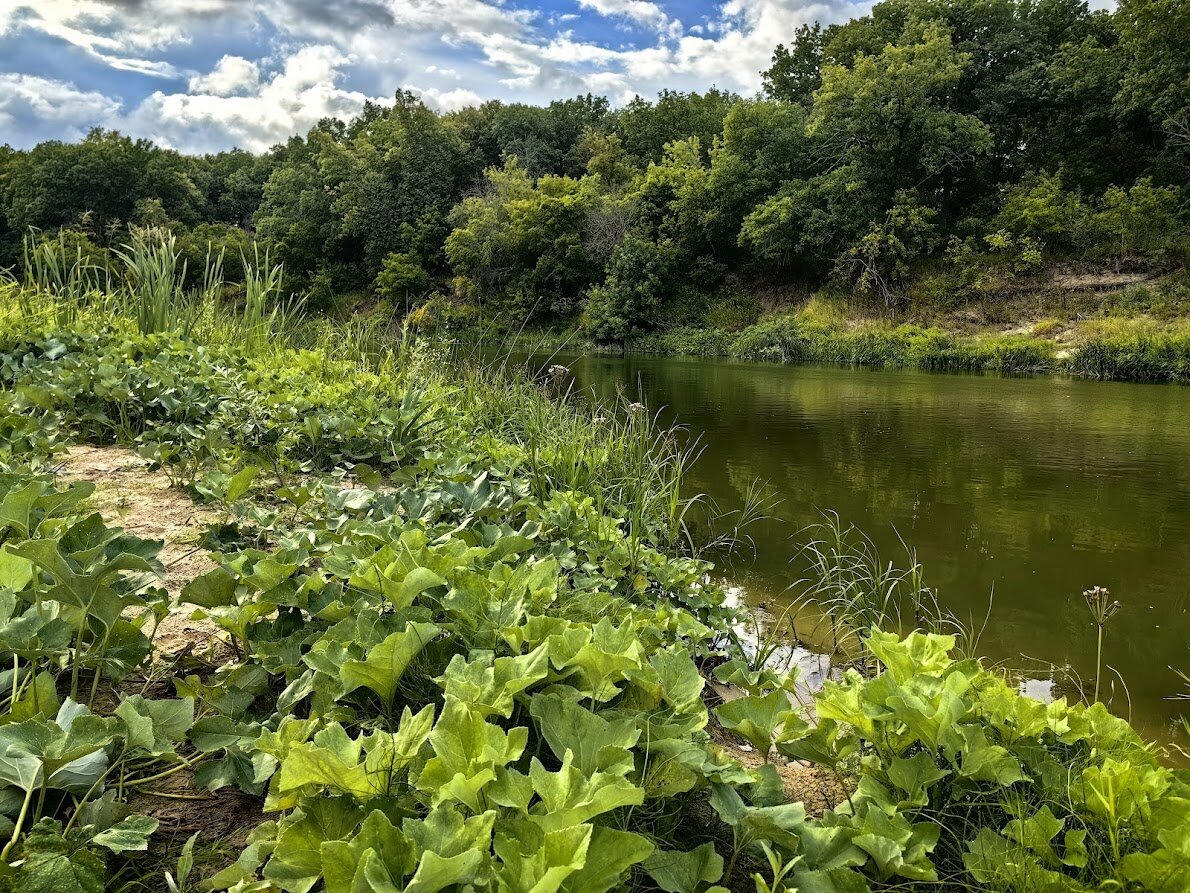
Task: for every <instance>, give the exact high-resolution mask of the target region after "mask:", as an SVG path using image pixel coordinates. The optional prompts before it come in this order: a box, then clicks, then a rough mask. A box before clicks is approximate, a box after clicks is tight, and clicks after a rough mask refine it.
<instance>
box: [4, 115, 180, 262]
mask: <svg viewBox="0 0 1190 893" xmlns="http://www.w3.org/2000/svg"><path fill="white" fill-rule="evenodd" d="M145 199H157V200H158V201H159V202H160V203H161V207H162V209H163V211H164V212H165V214H166V215H167V216H168V217H169V218H170V219H172V220H178V221H181V222H183V223H186V224H190V223H196V222H198V221H199V220H200V219H201V217H202V214H203V213H204V202H203V198H202V195H201V193H200V192H199V191H198V189H197V187H196V186H195V185H194V183H193V181H191V179H190V176H189V164H188V162H187V161H186V160H185V159H183V158H182V157H181V156H180V155H178V153H176V152H172V151H169V150H166V149H161V148H159V147H157V146H154V145H153V144H152V143H151V142H149V141H148V140H132V139H130V138H129V137H126V136H124V135H122V134H120V133H117V132H116V131H114V130H100V129H95V130H92V131H91V132H90V133H88V134H87V136H86V137H85V138H84V139H83V140H82V141H80V142H78V143H60V142H47V143H40V144H39V145H37V146H35V147H34V148H33V149H31V150H30V151H28V152H22V153H17V154H16V155H14V156H13V157H11V158H10V159H9V161H8V163H7V165H6V171H5V177H4V186H3V203H4V208H5V214H6V216H7V218H8V224H9V226H10V227H12V229H14V230H15V231H17V232H18V233H21V232H25V231H26V230H27V229H29V228H30V227H34V228H37V229H57V228H59V227H63V226H78V227H80V228H83V229H85V230H86V231H87V232H88V233H90V234H91V235H92V236H94V237H96V238H99V239H100V240H103V241H108V240H110V239H111V238H113V237H115V238H118V237H119V235H120V232H119V231H120V228H121V227H122V226H124V225H126V224H128V223H129V222H130V221H131V220H132V219H133V217H134V215H135V213H136V206H137V203H138V202H140V201H143V200H145Z"/></svg>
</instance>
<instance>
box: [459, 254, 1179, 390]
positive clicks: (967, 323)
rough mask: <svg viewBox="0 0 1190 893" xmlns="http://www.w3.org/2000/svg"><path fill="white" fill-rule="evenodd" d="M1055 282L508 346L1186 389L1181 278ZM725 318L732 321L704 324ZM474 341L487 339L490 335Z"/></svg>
mask: <svg viewBox="0 0 1190 893" xmlns="http://www.w3.org/2000/svg"><path fill="white" fill-rule="evenodd" d="M1055 281H1056V282H1058V283H1060V284H1058V285H1053V286H1052V287H1051V288H1049V289H1048V290H1045V291H1033V292H1030V291H1022V292H1020V293H1015V294H1008V295H997V296H996V297H995V298H994V299H992V298H987V299H984V300H978V301H972V302H967V303H964V304H962V306H960V307H952V308H944V309H939V308H938V307H936V306H931V305H928V304H918V305H915V309H912V310H909V311H905V312H902V313H901V314H900V316H899V318H896V319H891V318H889V317H888V316H887V315H884V314H880V313H874V312H873V311H872V310H871V309H870V308H869V307H866V306H865V305H860V304H857V303H855V302H853V301H850V300H848V299H846V298H842V297H838V296H835V297H827V296H814V297H810V298H808V299H803V300H801V301H797V302H793V303H790V302H789V299H788V298H786V297H783V296H782V297H779V298H774V297H773V296H771V295H770V296H766V298H765V300H763V301H762V300H761V299H760V298H759V297H758V296H751V297H740V296H738V295H737V296H735V297H733V298H732V299H731V300H732V301H733V302H734V303H733V307H732V309H733V312H731V313H728V312H716V311H715V309H714V308H712V309H711V310H710V311H708V312H706V313H703V314H701V316H702V317H703V320H702V321H701V322H699V321H695V322H693V323H691V322H684V323H683V322H676V323H674V324H671V325H664V324H662V325H660V326H659V327H658V328H657V329H656V330H655V331H652V332H648V333H642V334H639V335H637V336H635V337H633V338H631V339H629V340H628V341H626V342H625V343H624V344H620V345H600V344H597V343H594V342H592V341H591V340H590V339H589V338H587V337H586V336H585V335H584V333H583V332H582V331H581V330H579V329H562V330H557V329H544V330H533V331H523V332H518V333H514V334H513V335H512V336H511V341H512V343H513V344H514V345H515V346H516V347H518V348H519V349H527V350H542V349H555V348H565V349H567V350H580V351H581V350H592V351H612V352H617V351H627V352H636V353H644V354H655V355H665V356H706V357H729V358H733V359H739V360H751V361H759V362H772V363H825V364H837V365H850V366H869V367H874V368H890V369H922V370H929V371H938V372H977V373H985V372H993V373H1005V374H1052V375H1070V376H1076V377H1081V378H1090V379H1096V380H1106V381H1137V382H1176V383H1183V384H1184V383H1187V382H1190V297H1188V295H1190V287H1188V286H1187V285H1186V281H1185V276H1184V275H1183V274H1175V275H1171V276H1167V277H1156V278H1153V279H1148V278H1144V277H1138V276H1128V275H1115V274H1099V275H1096V276H1091V275H1086V276H1081V277H1079V276H1073V275H1071V276H1066V277H1065V278H1062V277H1055ZM741 306H742V307H743V310H741ZM766 306H767V309H762V307H766ZM687 315H689V314H687ZM696 316H697V315H696ZM723 318H729V319H730V320H731V322H730V323H729V324H728V325H715V324H712V323H713V321H714V320H716V319H723ZM480 329H481V327H472V328H471V329H465V330H464V331H463V333H462V337H463V338H464V339H465V340H466V339H469V338H472V337H476V336H475V335H474V334H473V333H474V332H476V331H480ZM482 332H483V335H482V337H483V338H485V339H489V340H490V339H491V337H492V332H491V328H490V327H482Z"/></svg>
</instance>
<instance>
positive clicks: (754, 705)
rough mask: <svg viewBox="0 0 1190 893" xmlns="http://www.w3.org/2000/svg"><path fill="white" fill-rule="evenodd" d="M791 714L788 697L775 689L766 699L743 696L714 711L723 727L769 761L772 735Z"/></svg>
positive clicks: (763, 697)
mask: <svg viewBox="0 0 1190 893" xmlns="http://www.w3.org/2000/svg"><path fill="white" fill-rule="evenodd" d="M792 713H793V708H792V707H791V706H790V703H789V695H787V694H786V693H785V692H783V691H781V690H780V689H777V690H775V691H771V692H769V693H768V694H767V695H763V696H761V695H744V696H743V697H742V698H736V699H735V700H732V701H728V702H726V703H725V704H722V705H720V706H719V707H716V708H715V715H716V716H718V717H719V722H721V723H722V724H723V727H724V728H726V729H729V730H730V731H732V732H735V733H736V734H737V735H739V736H740V737H742V738H744V739H745V740H747V741H748V742H749V743H751V745H752V746H753V747H755V748H756V751H757V753H758V754H759V755H760V756H761V757H763V758H764V759H765V760H768V755H769V750H770V749H771V748H772V746H773V733H774V732H775V731H776V729H777V727H778V726H780V725H782V724H783V723H785V722H786V721H787V720H788V719H789V717H790V715H791V714H792Z"/></svg>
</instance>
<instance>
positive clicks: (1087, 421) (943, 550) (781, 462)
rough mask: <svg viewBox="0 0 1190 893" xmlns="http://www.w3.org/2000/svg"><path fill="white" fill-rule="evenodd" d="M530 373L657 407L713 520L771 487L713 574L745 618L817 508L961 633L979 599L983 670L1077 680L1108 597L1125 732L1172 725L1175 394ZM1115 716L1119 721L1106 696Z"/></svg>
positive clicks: (860, 376) (1176, 584) (1185, 403)
mask: <svg viewBox="0 0 1190 893" xmlns="http://www.w3.org/2000/svg"><path fill="white" fill-rule="evenodd" d="M536 362H538V363H539V364H540V363H544V362H562V363H565V364H566V365H567V366H568V367H569V368H570V370H571V372H572V374H573V375H574V376H575V379H576V382H577V384H578V385H579V386H580V387H582V388H587V389H591V390H593V391H594V392H595V393H597V394H598V395H599V396H601V397H604V398H610V397H613V396H614V395H615V394H616V390H617V387H620V388H624V389H625V391H626V394H627V395H628V396H630V397H635V396H636V395H638V394H639V395H640V396H641V397H642V398H643V400H644V402H645V403H647V404H648V405H649V406H650V407H651V408H657V407H661V406H664V407H667V409H666V412H667V413H668V414H669V416H670V417H671V418H673V419H675V420H676V421H677V422H679V423H680V424H682V425H684V426H685V427H686V428H687V429H688V430H689V431H690V432H691V434H693V435H697V436H699V438H700V442H701V444H702V446H703V452H702V455H701V458H700V459H699V461H698V462H697V463H696V465H695V466H694V468H693V470H692V474H691V476H690V487H691V488H692V489H693V490H695V491H699V492H705V493H707V494H709V495H710V496H711V497H713V498H714V500H715V501H716V502H717V503H718V505H719V507H720V508H721V509H728V510H729V509H733V508H738V507H739V506H740V504H741V502H742V500H743V499H744V498H745V494H746V493H747V491H748V488H749V486H750V484H751V483H752V482H754V481H756V480H760V481H762V482H765V483H767V485H768V487H769V488H770V491H771V492H772V493H773V494H774V495H775V496H777V497H779V498H780V505H779V507H778V509H777V512H776V513H777V514H778V515H779V516H780V517H779V519H773V520H771V521H766V522H764V523H762V524H760V525H759V526H757V527H754V528H752V530H751V533H752V536H753V538H754V539H755V540H756V546H757V548H756V555H755V557H748V558H744V559H741V560H739V561H737V563H736V565H735V566H734V567H732V568H730V569H727V570H726V572H727V573H728V574H729V575H730V576H731V578H732V580H733V581H734V582H737V583H739V584H741V585H743V586H744V587H745V589H746V591H747V593H748V595H749V597H750V598H751V599H752V600H754V601H760V600H772V599H776V598H780V596H781V593H782V591H783V590H784V589H785V588H786V587H787V586H788V585H789V584H790V583H791V582H792V581H793V580H794V579H795V578H796V577H797V569H796V568H795V566H793V565H792V564H791V563H790V559H791V558H792V557H793V556H794V555H795V554H796V551H797V545H798V542H799V540H798V532H799V531H800V530H801V529H802V528H804V527H805V526H806V525H808V524H812V523H815V522H817V521H820V520H821V519H822V514H821V513H822V511H823V510H825V509H832V510H834V511H837V512H838V513H839V515H840V516H841V517H842V518H843V520H844V521H846V522H848V523H851V524H854V525H856V526H857V527H858V528H860V529H862V530H863V531H864V532H865V533H867V534H868V535H869V536H870V537H871V538H872V539H873V540H874V541H875V543H876V544H877V546H878V547H879V548H880V551H881V554H882V556H883V557H884V558H885V559H886V560H887V559H894V560H900V559H902V558H903V557H904V554H905V553H904V547H903V546H902V545H901V543H900V540H899V538H900V539H903V540H904V541H905V542H906V543H908V544H909V545H911V546H913V547H914V548H915V549H916V550H917V554H918V559H919V560H920V561H921V562H922V564H923V565H924V566H925V571H926V581H927V583H928V584H929V585H931V586H932V587H934V588H936V589H937V590H938V591H939V593H940V597H941V599H942V601H943V604H944V605H945V606H946V607H947V608H948V609H949V610H951V611H952V612H954V613H955V614H957V615H958V616H959V617H961V618H963V619H966V618H968V617H975V618H976V621H977V623H978V622H980V621H981V620H982V618H983V616H984V615H985V613H986V612H987V610H988V605H989V596H990V594H991V593H992V592H993V590H994V593H995V596H994V600H993V601H992V608H991V619H990V621H989V623H988V625H987V628H986V631H985V632H984V634H983V637H982V639H981V640H980V651H981V652H982V653H983V654H985V655H987V656H988V657H990V658H993V659H996V660H1003V661H1005V662H1006V663H1007V664H1009V665H1011V666H1013V667H1017V668H1022V667H1031V668H1033V669H1034V672H1035V673H1036V671H1037V668H1038V667H1045V666H1049V665H1057V666H1069V667H1070V668H1071V669H1072V670H1073V671H1074V673H1075V674H1079V675H1081V676H1083V677H1084V678H1088V679H1089V678H1091V677H1092V676H1093V675H1094V661H1095V633H1094V626H1093V625H1092V624H1091V622H1090V614H1089V612H1088V611H1087V608H1086V606H1085V604H1084V602H1083V598H1082V594H1081V593H1082V591H1083V590H1084V589H1086V588H1088V587H1090V586H1096V585H1098V586H1107V587H1108V588H1110V589H1111V591H1112V594H1113V596H1115V597H1116V598H1118V599H1119V600H1120V601H1121V602H1122V603H1123V608H1122V610H1121V611H1120V613H1119V614H1118V615H1117V616H1116V617H1115V618H1113V619H1112V620H1111V621H1110V623H1109V626H1108V629H1107V636H1106V644H1105V649H1104V651H1105V654H1104V662H1105V663H1107V664H1110V665H1111V666H1112V667H1113V668H1115V669H1116V670H1118V671H1119V674H1120V675H1121V676H1122V677H1123V680H1124V682H1125V683H1126V684H1127V689H1128V694H1129V695H1130V699H1131V711H1132V719H1133V721H1134V722H1135V723H1136V724H1137V725H1139V726H1141V727H1142V728H1143V729H1144V730H1145V731H1146V732H1147V733H1148V734H1150V735H1153V736H1156V737H1161V738H1166V739H1169V738H1170V737H1171V736H1173V735H1174V734H1175V733H1174V728H1175V725H1174V724H1175V718H1176V717H1177V716H1178V715H1179V714H1180V713H1181V712H1182V709H1181V705H1179V704H1177V703H1176V702H1174V701H1172V700H1169V697H1170V696H1171V695H1173V694H1175V693H1177V692H1179V691H1183V690H1184V688H1183V686H1182V683H1181V682H1180V680H1179V679H1178V678H1177V676H1176V675H1175V674H1174V672H1173V670H1172V669H1171V667H1173V668H1177V669H1180V670H1182V671H1184V672H1188V673H1190V646H1188V639H1190V614H1188V612H1187V608H1188V606H1190V388H1185V387H1177V386H1159V385H1134V384H1118V383H1102V382H1084V381H1071V380H1065V379H1060V378H1035V379H1034V378H1031V379H1020V378H994V377H979V376H964V375H935V374H928V373H917V372H899V371H898V372H889V371H871V370H862V369H844V368H823V367H806V366H773V365H760V364H746V363H733V362H727V361H719V360H708V359H688V358H672V357H633V356H629V357H610V356H581V357H573V356H561V357H557V356H556V357H551V358H548V359H545V358H541V359H539V360H537V361H536ZM898 537H899V538H898ZM1040 675H1041V677H1042V678H1045V676H1046V675H1047V674H1046V672H1045V671H1042V672H1041V673H1040ZM1059 675H1061V674H1059ZM1107 681H1108V679H1107V676H1106V674H1105V685H1106V684H1107ZM1044 688H1045V686H1044V685H1042V686H1040V687H1038V686H1033V687H1031V689H1030V690H1031V691H1037V690H1044ZM1113 709H1115V710H1116V712H1118V713H1121V714H1126V713H1127V710H1128V699H1127V698H1126V697H1125V695H1124V692H1123V691H1122V688H1121V686H1120V685H1119V683H1118V682H1117V683H1116V694H1115V700H1114V703H1113ZM1181 743H1183V744H1185V743H1186V742H1185V739H1184V737H1183V738H1182V739H1181Z"/></svg>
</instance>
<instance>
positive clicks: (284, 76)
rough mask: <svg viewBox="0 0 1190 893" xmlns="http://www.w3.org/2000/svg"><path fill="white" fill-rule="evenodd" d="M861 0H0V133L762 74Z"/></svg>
mask: <svg viewBox="0 0 1190 893" xmlns="http://www.w3.org/2000/svg"><path fill="white" fill-rule="evenodd" d="M871 5H872V3H871V2H870V0H819V2H813V0H726V2H716V0H544V2H540V3H527V2H523V0H0V145H2V144H5V143H7V144H9V145H11V146H14V147H17V148H26V147H28V146H31V145H34V144H35V143H38V142H40V141H42V140H47V139H60V140H74V139H78V138H79V137H81V136H83V135H84V134H85V133H86V132H87V131H88V130H90V129H91V128H92V127H96V126H99V127H105V128H116V129H118V130H121V131H123V132H125V133H128V134H131V135H133V136H136V137H148V138H151V139H153V140H155V141H157V142H158V143H161V144H163V145H166V146H170V147H172V148H175V149H179V150H182V151H186V152H211V151H218V150H221V149H229V148H232V147H236V146H238V147H240V148H243V149H248V150H251V151H262V150H264V149H267V148H268V147H269V146H271V145H274V144H276V143H278V142H282V141H284V140H285V139H286V138H287V137H289V136H291V135H293V134H296V133H305V132H306V131H307V130H309V129H310V127H312V126H313V125H314V124H315V123H317V121H318V120H319V119H321V118H323V117H326V116H334V117H338V118H343V119H347V118H350V117H351V116H352V115H354V114H355V113H356V112H358V111H359V109H360V108H361V107H362V106H363V104H364V102H365V101H367V100H368V99H372V100H374V101H385V100H389V101H391V97H392V96H393V94H394V93H395V92H396V91H397V90H400V89H407V90H411V91H413V92H414V93H416V94H417V95H419V96H420V97H421V98H422V99H423V100H424V101H425V102H426V103H427V104H428V105H430V106H431V107H433V108H436V109H438V110H440V111H449V110H452V109H456V108H460V107H462V106H466V105H472V104H476V103H479V102H482V101H484V100H487V99H501V100H505V101H519V102H532V103H545V102H548V101H549V100H551V99H560V98H566V97H570V96H575V95H578V94H582V93H587V92H591V93H596V94H599V95H604V96H607V97H608V98H609V99H610V100H611V101H612V103H613V104H615V105H620V104H623V103H625V102H627V101H629V100H630V99H632V98H633V97H634V96H636V95H638V94H639V95H642V96H647V97H648V96H653V95H655V94H656V93H657V92H658V91H659V90H661V89H663V88H670V89H680V90H692V89H693V90H704V89H706V88H708V87H711V86H717V87H720V88H723V89H728V90H734V91H737V92H739V93H742V94H744V95H750V94H752V93H754V92H755V91H756V90H757V89H759V87H760V71H761V70H762V69H764V68H766V67H767V66H768V64H769V60H770V58H771V56H772V51H773V47H774V46H776V45H777V44H778V43H781V42H789V41H790V40H791V38H792V35H793V32H794V30H795V29H796V28H797V27H798V26H799V25H801V24H804V23H807V22H811V21H820V22H822V23H824V24H827V23H831V22H837V21H844V20H846V19H849V18H853V17H855V16H857V15H863V14H865V13H866V12H867V11H868V10H869V9H870V8H871Z"/></svg>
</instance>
